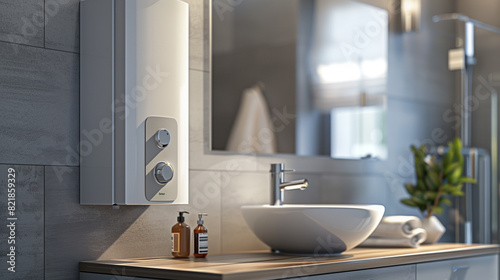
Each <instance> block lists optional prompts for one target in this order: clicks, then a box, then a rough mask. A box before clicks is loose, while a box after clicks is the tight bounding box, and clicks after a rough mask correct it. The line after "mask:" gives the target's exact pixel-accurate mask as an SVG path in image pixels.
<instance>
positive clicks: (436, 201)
mask: <svg viewBox="0 0 500 280" xmlns="http://www.w3.org/2000/svg"><path fill="white" fill-rule="evenodd" d="M448 147H449V149H448V151H447V152H446V154H445V155H444V156H443V157H442V158H438V157H437V156H436V155H429V154H427V153H426V151H425V149H426V148H425V146H424V145H423V146H421V147H420V148H416V147H415V146H411V150H412V152H413V156H414V159H415V173H416V177H417V182H416V184H410V183H408V184H405V188H406V191H407V192H408V194H409V195H410V198H407V199H402V200H401V202H402V203H403V204H405V205H408V206H411V207H416V208H418V209H419V210H420V212H421V213H422V217H423V219H422V225H423V228H424V229H426V230H427V240H426V241H425V242H424V243H436V242H437V241H438V240H439V239H440V238H441V236H442V235H443V234H444V231H445V228H444V226H443V225H442V224H441V222H439V220H438V219H437V218H436V217H435V216H434V214H438V215H439V214H441V213H442V212H443V206H444V205H451V201H450V199H449V197H451V196H462V195H464V193H463V191H462V187H463V184H464V183H474V184H475V183H476V180H474V179H472V178H468V177H464V176H462V173H463V167H464V159H463V156H462V153H461V150H462V142H461V141H460V139H458V138H455V139H454V140H453V142H450V143H448Z"/></svg>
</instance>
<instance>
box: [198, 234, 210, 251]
mask: <svg viewBox="0 0 500 280" xmlns="http://www.w3.org/2000/svg"><path fill="white" fill-rule="evenodd" d="M197 242H198V252H196V253H197V254H208V233H206V232H205V233H198V240H197Z"/></svg>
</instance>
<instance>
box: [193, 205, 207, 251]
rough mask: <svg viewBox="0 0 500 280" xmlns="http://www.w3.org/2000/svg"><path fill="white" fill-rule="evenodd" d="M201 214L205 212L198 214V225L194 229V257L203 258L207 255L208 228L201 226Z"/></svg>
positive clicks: (203, 214)
mask: <svg viewBox="0 0 500 280" xmlns="http://www.w3.org/2000/svg"><path fill="white" fill-rule="evenodd" d="M203 216H208V215H207V214H205V213H200V214H198V226H197V227H196V228H195V229H194V257H195V258H204V257H206V256H207V255H208V230H207V228H206V227H204V226H203Z"/></svg>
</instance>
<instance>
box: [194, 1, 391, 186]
mask: <svg viewBox="0 0 500 280" xmlns="http://www.w3.org/2000/svg"><path fill="white" fill-rule="evenodd" d="M214 1H217V0H209V1H207V2H208V5H209V7H208V16H207V18H208V29H209V31H208V33H209V34H208V40H209V42H208V56H209V57H208V71H209V72H208V78H209V80H208V90H207V89H204V90H203V91H204V92H203V117H204V121H203V152H204V157H205V159H206V160H203V163H202V166H203V167H204V168H206V169H208V170H223V169H224V168H221V165H220V163H221V161H224V162H226V163H227V162H232V163H235V164H236V168H235V170H237V171H269V166H270V164H272V163H277V162H283V163H285V164H286V166H287V168H292V169H294V170H295V171H296V172H297V173H302V174H304V173H333V172H335V173H346V174H365V175H369V174H372V175H375V176H380V175H381V174H386V175H387V174H391V173H390V172H389V171H387V168H386V167H387V165H388V161H389V159H390V156H391V153H390V149H389V151H388V156H387V158H386V159H384V160H380V159H376V158H371V159H343V158H331V157H329V156H327V155H315V156H302V155H295V154H283V153H276V154H256V153H248V154H243V153H236V152H231V151H222V150H212V78H213V77H212V73H213V71H212V42H213V36H212V35H213V34H212V33H213V30H212V27H213V26H212V20H213V16H214V15H213V13H214V11H213V2H214ZM241 1H244V0H241ZM381 2H384V3H385V1H383V0H382V1H380V3H381ZM366 3H367V4H371V5H374V6H377V7H379V8H382V9H385V10H387V11H388V12H390V11H389V9H388V7H386V6H381V5H377V3H379V2H377V0H367V1H366ZM374 3H375V4H374ZM390 21H391V17H389V24H390ZM389 32H391V31H390V30H389ZM387 107H388V105H387ZM387 146H388V147H389V142H388V144H387ZM242 161H244V162H245V163H241V162H242ZM238 163H240V164H238ZM229 164H231V163H229ZM229 169H232V168H228V167H227V166H226V168H225V169H224V171H229ZM235 170H231V171H235Z"/></svg>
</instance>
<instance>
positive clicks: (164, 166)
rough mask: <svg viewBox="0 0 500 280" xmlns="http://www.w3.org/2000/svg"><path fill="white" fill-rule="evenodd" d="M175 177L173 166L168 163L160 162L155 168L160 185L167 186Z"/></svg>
mask: <svg viewBox="0 0 500 280" xmlns="http://www.w3.org/2000/svg"><path fill="white" fill-rule="evenodd" d="M173 177H174V170H173V169H172V166H171V165H170V164H168V163H166V162H160V163H158V164H157V165H156V166H155V179H156V182H158V184H160V185H165V184H167V183H168V182H170V180H172V178H173Z"/></svg>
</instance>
